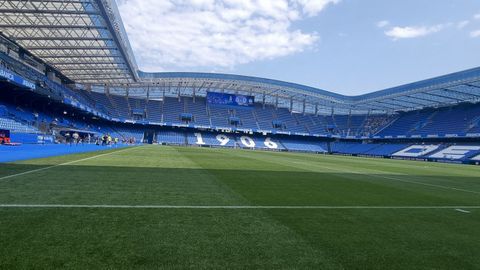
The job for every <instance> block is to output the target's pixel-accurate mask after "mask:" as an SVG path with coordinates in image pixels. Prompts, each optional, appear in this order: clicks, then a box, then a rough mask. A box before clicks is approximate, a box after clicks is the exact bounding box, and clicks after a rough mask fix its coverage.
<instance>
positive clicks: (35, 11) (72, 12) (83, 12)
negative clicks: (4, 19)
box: [0, 8, 100, 16]
mask: <svg viewBox="0 0 480 270" xmlns="http://www.w3.org/2000/svg"><path fill="white" fill-rule="evenodd" d="M0 13H10V14H58V15H85V16H92V15H97V16H98V15H100V14H99V13H98V12H96V11H88V10H59V9H21V8H19V9H4V8H3V9H0Z"/></svg>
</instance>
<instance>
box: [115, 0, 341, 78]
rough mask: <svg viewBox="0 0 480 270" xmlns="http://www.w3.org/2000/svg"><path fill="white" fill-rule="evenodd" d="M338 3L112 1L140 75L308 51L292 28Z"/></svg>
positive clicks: (312, 37)
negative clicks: (141, 70) (116, 4)
mask: <svg viewBox="0 0 480 270" xmlns="http://www.w3.org/2000/svg"><path fill="white" fill-rule="evenodd" d="M339 1H340V0H162V1H158V0H118V2H119V9H120V12H121V15H122V19H123V21H124V24H125V28H126V30H127V32H128V35H129V38H130V42H131V44H132V47H133V50H134V52H135V54H136V56H137V59H138V61H139V64H140V66H141V68H142V69H144V70H146V71H162V70H168V69H182V68H185V69H187V68H190V69H191V68H210V69H212V68H214V69H215V68H223V69H224V68H232V67H234V66H235V65H238V64H245V63H249V62H252V61H257V60H265V59H273V58H277V57H282V56H286V55H290V54H294V53H298V52H302V51H303V50H305V49H308V48H310V47H312V46H313V45H314V44H315V42H317V40H318V39H319V36H318V34H317V33H314V32H310V33H305V32H303V31H301V30H296V29H293V27H292V23H293V22H294V21H298V20H301V19H303V18H305V17H310V16H315V15H317V14H319V13H320V12H321V11H322V10H323V9H325V8H326V7H327V6H328V5H329V4H336V3H338V2H339Z"/></svg>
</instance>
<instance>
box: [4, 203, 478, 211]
mask: <svg viewBox="0 0 480 270" xmlns="http://www.w3.org/2000/svg"><path fill="white" fill-rule="evenodd" d="M0 208H84V209H95V208H97V209H267V210H268V209H347V210H348V209H352V210H354V209H359V210H362V209H366V210H368V209H387V210H388V209H392V210H393V209H399V210H402V209H452V210H462V209H480V206H477V205H471V206H467V205H454V206H451V205H449V206H443V205H437V206H361V205H359V206H328V205H325V206H321V205H319V206H314V205H310V206H308V205H305V206H301V205H299V206H275V205H272V206H265V205H106V204H98V205H88V204H0Z"/></svg>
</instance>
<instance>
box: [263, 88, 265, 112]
mask: <svg viewBox="0 0 480 270" xmlns="http://www.w3.org/2000/svg"><path fill="white" fill-rule="evenodd" d="M262 103H263V108H264V109H265V92H263V96H262Z"/></svg>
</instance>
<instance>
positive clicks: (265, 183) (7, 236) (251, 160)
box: [0, 146, 480, 269]
mask: <svg viewBox="0 0 480 270" xmlns="http://www.w3.org/2000/svg"><path fill="white" fill-rule="evenodd" d="M106 153H110V154H108V155H103V156H100V157H95V156H97V155H99V153H89V154H80V155H70V156H62V157H55V158H48V159H38V160H29V161H24V162H17V163H10V164H0V179H1V180H0V204H4V205H12V204H24V205H127V206H139V205H140V206H148V205H150V206H280V208H276V209H265V208H261V209H259V208H250V209H245V208H243V209H242V208H240V209H225V208H216V209H208V208H200V209H199V208H197V209H195V208H179V209H176V208H175V209H171V208H153V209H148V208H123V209H121V208H47V207H39V208H31V207H20V208H12V207H0V269H152V268H153V269H158V268H164V269H185V268H190V269H252V268H257V269H480V209H475V208H465V210H468V211H470V213H463V212H459V211H457V210H455V209H454V208H449V207H450V206H464V207H467V206H480V168H479V167H473V166H461V165H449V164H438V163H423V162H410V161H395V160H386V159H365V158H350V157H340V156H323V155H310V154H296V153H271V152H262V151H256V152H254V151H245V150H226V149H200V148H177V147H160V146H142V147H136V148H130V149H127V150H120V151H115V150H113V151H110V152H106ZM89 157H94V158H91V159H87V160H83V161H78V162H74V163H70V164H68V165H62V166H56V167H51V168H48V169H45V170H40V171H37V172H32V173H27V174H23V175H19V176H15V177H11V178H6V179H2V177H5V176H8V175H14V174H18V173H21V172H26V171H30V170H35V169H39V168H46V167H48V166H54V165H56V164H63V163H65V162H69V161H76V160H82V159H85V158H89ZM281 206H335V207H337V206H345V207H346V208H343V209H342V208H332V209H328V208H323V209H298V208H297V209H286V208H281ZM351 206H352V207H355V206H380V207H385V208H350V207H351ZM389 206H390V207H398V206H431V208H422V209H418V208H388V207H389ZM437 206H444V207H446V208H436V207H437Z"/></svg>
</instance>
